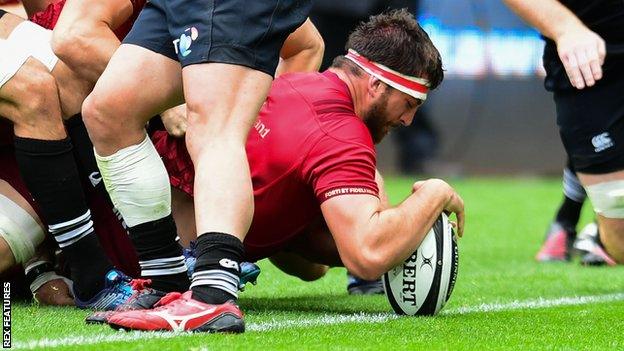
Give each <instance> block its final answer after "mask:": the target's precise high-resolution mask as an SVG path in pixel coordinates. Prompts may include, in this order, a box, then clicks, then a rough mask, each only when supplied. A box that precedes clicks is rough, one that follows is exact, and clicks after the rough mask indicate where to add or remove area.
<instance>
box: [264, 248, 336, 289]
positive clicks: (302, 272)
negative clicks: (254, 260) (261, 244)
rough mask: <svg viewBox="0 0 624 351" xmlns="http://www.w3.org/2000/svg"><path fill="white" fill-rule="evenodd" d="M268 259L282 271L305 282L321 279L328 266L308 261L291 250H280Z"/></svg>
mask: <svg viewBox="0 0 624 351" xmlns="http://www.w3.org/2000/svg"><path fill="white" fill-rule="evenodd" d="M269 260H270V261H271V263H273V265H275V266H276V267H277V268H279V269H280V270H281V271H282V272H284V273H286V274H288V275H292V276H294V277H297V278H299V279H301V280H303V281H305V282H311V281H315V280H318V279H321V278H322V277H324V276H325V274H327V271H328V270H329V267H328V266H326V265H322V264H318V263H314V262H311V261H308V260H306V259H305V258H303V257H301V256H299V255H297V254H294V253H291V252H280V253H278V254H275V255H273V256H271V257H270V258H269Z"/></svg>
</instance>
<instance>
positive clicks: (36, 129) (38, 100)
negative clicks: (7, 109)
mask: <svg viewBox="0 0 624 351" xmlns="http://www.w3.org/2000/svg"><path fill="white" fill-rule="evenodd" d="M4 88H5V89H4V92H5V99H6V100H10V101H13V103H14V104H15V105H16V106H17V111H18V115H17V116H11V117H9V118H10V119H11V120H12V121H13V123H14V125H15V132H16V134H17V135H19V136H24V137H34V138H42V139H62V138H64V137H65V135H66V134H65V129H64V126H63V121H62V118H61V107H60V101H59V94H58V88H57V85H56V80H55V79H54V77H53V76H52V74H51V73H50V72H49V71H48V69H47V68H46V67H45V66H44V65H43V64H41V63H40V62H38V61H37V60H35V59H32V58H31V59H29V60H28V61H27V62H26V63H25V64H24V65H23V66H22V68H20V70H19V71H18V73H17V74H16V75H15V76H14V77H13V78H12V79H11V81H9V83H8V84H7V85H6V86H5V87H4ZM7 95H8V96H7Z"/></svg>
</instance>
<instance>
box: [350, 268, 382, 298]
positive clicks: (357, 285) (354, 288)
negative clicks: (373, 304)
mask: <svg viewBox="0 0 624 351" xmlns="http://www.w3.org/2000/svg"><path fill="white" fill-rule="evenodd" d="M347 278H348V284H347V291H348V292H349V295H383V294H384V288H383V283H382V282H381V279H377V280H364V279H360V278H358V277H356V276H354V275H352V274H350V273H348V272H347Z"/></svg>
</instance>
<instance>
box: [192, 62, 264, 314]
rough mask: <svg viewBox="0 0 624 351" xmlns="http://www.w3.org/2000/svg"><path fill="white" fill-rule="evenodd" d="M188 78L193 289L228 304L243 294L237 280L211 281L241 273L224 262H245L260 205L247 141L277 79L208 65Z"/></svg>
mask: <svg viewBox="0 0 624 351" xmlns="http://www.w3.org/2000/svg"><path fill="white" fill-rule="evenodd" d="M183 78H184V95H185V99H186V104H187V111H188V112H187V114H188V127H187V132H186V144H187V148H188V150H189V154H190V156H191V159H192V160H193V164H194V165H195V194H194V197H195V198H194V201H195V220H196V225H197V233H198V239H197V265H196V267H195V272H194V274H193V284H192V285H191V286H192V288H193V296H194V297H195V298H198V299H199V300H201V301H204V302H208V303H223V302H225V301H227V300H229V299H231V298H232V297H236V296H237V286H238V281H236V280H237V278H236V279H234V278H233V279H232V281H228V282H227V283H224V284H222V285H220V286H216V285H214V284H212V283H210V282H212V281H215V279H214V278H215V277H216V276H218V275H227V276H232V277H234V276H237V275H238V267H225V266H223V265H222V264H220V263H219V262H221V261H223V260H224V259H227V260H229V261H234V262H237V263H240V261H241V260H242V255H243V245H242V241H243V240H244V238H245V235H246V234H247V231H248V230H249V226H250V224H251V220H252V217H253V207H254V206H253V190H252V184H251V176H250V172H249V164H248V162H247V154H246V152H245V142H246V140H247V134H248V132H249V130H250V129H251V126H252V124H253V122H254V121H255V119H256V117H257V114H258V111H259V110H260V107H261V106H262V103H263V102H264V99H265V97H266V94H267V93H268V90H269V88H270V85H271V77H270V76H269V75H267V74H265V73H261V72H259V71H256V70H253V69H250V68H247V67H243V66H235V65H228V64H220V63H208V64H197V65H190V66H187V67H184V69H183ZM223 87H228V88H227V89H223ZM222 271H223V272H224V273H223V274H222V273H221V272H222ZM226 273H227V274H226Z"/></svg>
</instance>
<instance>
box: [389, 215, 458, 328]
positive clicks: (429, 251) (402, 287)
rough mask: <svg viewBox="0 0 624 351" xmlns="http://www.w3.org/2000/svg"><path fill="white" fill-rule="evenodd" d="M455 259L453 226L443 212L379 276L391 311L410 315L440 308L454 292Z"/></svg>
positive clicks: (432, 312) (424, 314) (428, 314)
mask: <svg viewBox="0 0 624 351" xmlns="http://www.w3.org/2000/svg"><path fill="white" fill-rule="evenodd" d="M458 259H459V253H458V250H457V241H456V238H455V233H454V232H453V227H452V226H451V223H450V222H449V219H448V216H447V215H446V214H444V213H442V215H440V217H438V219H437V220H436V221H435V224H434V225H433V228H431V230H430V231H429V233H427V235H426V236H425V239H424V240H423V242H422V243H421V244H420V247H418V249H417V250H416V252H414V253H413V254H412V255H411V256H410V257H409V258H408V259H407V260H405V262H403V264H401V265H399V266H397V267H394V268H393V269H391V270H390V271H389V272H387V273H386V274H384V275H383V277H382V280H383V286H384V290H385V291H386V297H387V298H388V301H389V302H390V305H391V306H392V309H393V310H394V312H396V313H397V314H402V315H409V316H414V315H419V316H432V315H435V314H437V313H438V312H440V310H441V309H442V307H444V304H446V302H447V301H448V299H449V297H450V296H451V293H452V292H453V287H454V286H455V280H456V279H457V265H458Z"/></svg>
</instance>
